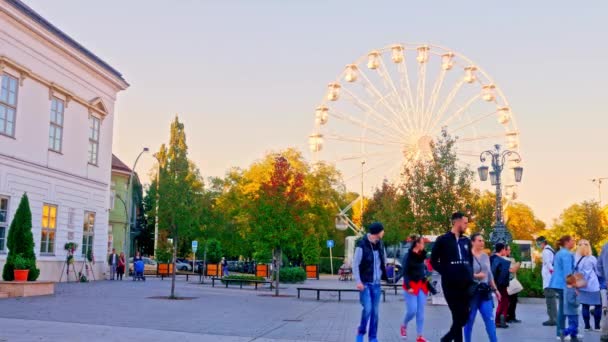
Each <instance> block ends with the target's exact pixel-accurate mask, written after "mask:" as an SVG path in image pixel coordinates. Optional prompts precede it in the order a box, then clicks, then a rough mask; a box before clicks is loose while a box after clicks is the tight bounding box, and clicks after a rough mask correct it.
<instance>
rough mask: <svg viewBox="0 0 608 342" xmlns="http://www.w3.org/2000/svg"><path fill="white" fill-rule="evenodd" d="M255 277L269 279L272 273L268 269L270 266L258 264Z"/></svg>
mask: <svg viewBox="0 0 608 342" xmlns="http://www.w3.org/2000/svg"><path fill="white" fill-rule="evenodd" d="M255 275H256V276H257V277H264V278H269V277H270V271H269V269H268V265H266V264H257V265H256V266H255Z"/></svg>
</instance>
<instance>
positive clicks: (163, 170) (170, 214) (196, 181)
mask: <svg viewBox="0 0 608 342" xmlns="http://www.w3.org/2000/svg"><path fill="white" fill-rule="evenodd" d="M156 156H157V158H158V159H159V161H160V174H159V181H160V183H159V199H160V201H159V206H158V207H159V209H158V210H159V229H161V228H162V229H164V230H166V231H167V232H168V233H169V236H170V237H171V238H172V239H173V262H174V263H175V259H176V258H177V249H178V247H179V246H180V243H179V241H180V239H183V240H184V241H187V242H189V240H190V239H189V238H190V237H192V236H193V235H194V234H193V231H198V230H200V225H199V222H198V218H199V212H200V207H201V195H202V192H203V182H202V179H201V177H200V173H199V171H198V169H197V168H196V166H195V165H194V164H193V163H191V162H190V161H189V160H188V145H187V144H186V133H185V128H184V124H182V123H181V122H179V119H178V118H177V117H176V118H175V120H174V121H173V123H172V124H171V135H170V140H169V146H168V147H165V145H164V144H163V145H162V146H161V148H160V151H159V152H158V153H157V155H156ZM182 246H183V243H182ZM173 271H174V272H173V276H172V279H171V296H170V297H171V298H175V267H174V268H173Z"/></svg>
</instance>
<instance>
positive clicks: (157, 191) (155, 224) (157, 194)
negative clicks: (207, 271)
mask: <svg viewBox="0 0 608 342" xmlns="http://www.w3.org/2000/svg"><path fill="white" fill-rule="evenodd" d="M152 156H153V157H154V159H156V161H157V162H158V174H157V176H156V210H155V211H156V218H155V219H154V257H156V248H157V247H158V202H159V201H160V193H159V191H160V159H159V158H158V153H154V154H153V155H152ZM192 267H193V268H194V266H192Z"/></svg>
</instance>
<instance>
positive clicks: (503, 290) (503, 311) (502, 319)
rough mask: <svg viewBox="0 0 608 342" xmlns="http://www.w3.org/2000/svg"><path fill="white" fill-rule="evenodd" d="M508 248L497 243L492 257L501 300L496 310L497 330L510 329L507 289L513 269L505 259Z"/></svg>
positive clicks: (491, 260)
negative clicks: (508, 323) (510, 269)
mask: <svg viewBox="0 0 608 342" xmlns="http://www.w3.org/2000/svg"><path fill="white" fill-rule="evenodd" d="M507 247H508V246H505V244H504V243H501V242H499V243H497V244H496V246H495V247H494V254H493V255H492V256H491V257H490V264H491V265H492V275H493V276H494V282H495V283H496V287H497V288H498V292H500V300H499V301H498V307H497V308H496V327H497V328H508V327H509V326H508V325H507V322H506V321H507V314H508V312H509V293H508V292H507V288H508V287H509V268H510V267H511V262H510V261H509V260H507V259H505V257H506V256H507V253H508V252H507Z"/></svg>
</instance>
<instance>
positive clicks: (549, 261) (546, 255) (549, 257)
mask: <svg viewBox="0 0 608 342" xmlns="http://www.w3.org/2000/svg"><path fill="white" fill-rule="evenodd" d="M552 250H553V249H552V248H551V246H549V245H547V246H545V248H543V254H542V258H543V269H542V271H541V274H542V276H543V289H546V288H547V287H549V283H551V274H552V273H553V259H554V258H555V253H554V252H552Z"/></svg>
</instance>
